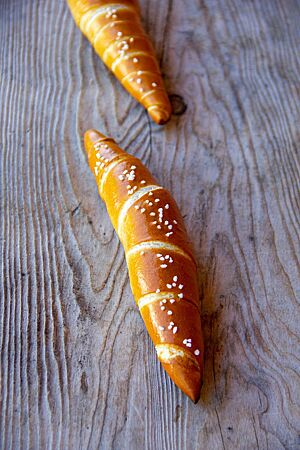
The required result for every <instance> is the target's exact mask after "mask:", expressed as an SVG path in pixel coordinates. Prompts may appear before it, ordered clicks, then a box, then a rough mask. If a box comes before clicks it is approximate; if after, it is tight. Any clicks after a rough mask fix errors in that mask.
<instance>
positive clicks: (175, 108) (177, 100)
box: [170, 94, 187, 116]
mask: <svg viewBox="0 0 300 450" xmlns="http://www.w3.org/2000/svg"><path fill="white" fill-rule="evenodd" d="M170 102H171V105H172V112H173V114H174V116H182V114H184V113H185V111H186V110H187V104H186V103H185V101H184V100H183V98H182V97H181V95H177V94H171V95H170Z"/></svg>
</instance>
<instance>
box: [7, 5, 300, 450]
mask: <svg viewBox="0 0 300 450" xmlns="http://www.w3.org/2000/svg"><path fill="white" fill-rule="evenodd" d="M141 3H142V13H143V18H144V22H145V26H146V28H147V30H148V32H149V33H150V34H151V36H152V39H153V41H154V45H155V48H156V51H157V55H158V57H159V60H160V64H161V67H162V71H163V73H164V76H165V79H166V85H167V88H168V91H169V93H170V94H172V101H173V104H174V107H175V112H176V115H174V116H173V118H172V120H171V122H170V123H169V124H168V125H166V126H165V127H159V126H157V125H155V124H153V123H152V122H150V120H149V118H148V116H147V114H146V112H145V111H144V110H143V108H142V107H141V106H140V105H138V104H137V103H136V102H135V101H134V100H133V99H132V98H130V96H129V95H128V94H127V93H126V92H125V91H124V90H123V88H122V87H121V85H120V84H119V83H118V82H117V80H116V79H115V78H114V77H113V76H112V74H111V73H109V72H108V70H107V69H106V68H105V67H104V65H103V64H102V62H101V61H100V60H99V59H98V57H97V56H96V54H95V53H94V52H93V50H92V48H91V46H90V44H89V43H88V42H87V41H86V40H85V39H84V38H83V36H82V35H81V34H80V32H79V31H78V29H76V27H75V25H74V23H73V20H72V17H71V15H70V13H69V11H68V9H67V7H66V4H65V2H64V1H63V0H41V1H40V0H35V1H34V0H31V1H25V0H2V1H1V5H0V21H1V22H0V24H1V26H0V35H1V41H0V42H1V49H0V54H1V56H0V58H1V59H0V61H1V63H0V67H1V80H0V82H1V87H0V98H1V111H0V117H1V140H0V146H1V147H0V151H1V216H0V218H1V266H0V267H1V280H0V286H1V302H0V345H1V398H0V402H1V405H0V406H1V408H0V409H1V415H0V448H1V449H5V450H8V449H12V450H18V449H21V450H26V449H55V450H56V449H71V450H73V449H74V450H79V449H80V450H81V449H105V450H106V449H118V450H127V449H128V450H140V449H151V450H152V449H153V450H161V449H164V450H165V449H171V450H177V449H178V450H193V449H200V450H206V449H208V450H214V449H228V450H231V449H247V450H248V449H270V450H277V449H299V448H300V378H299V366H300V364H299V361H300V348H299V335H300V333H299V331H300V330H299V328H300V326H299V298H300V295H299V294H300V292H299V289H300V282H299V260H298V257H299V250H300V249H299V235H300V227H299V221H300V214H299V210H300V208H299V205H300V195H299V192H300V189H299V186H300V170H299V168H300V161H299V146H300V145H299V141H300V131H299V130H300V125H299V119H300V114H299V110H300V88H299V70H300V56H299V48H300V33H299V23H300V2H299V1H298V0H264V1H261V0H174V1H171V0H168V1H167V0H164V1H162V0H144V1H141ZM185 108H186V111H185ZM88 127H96V128H98V129H100V130H101V131H103V132H104V133H107V134H110V135H111V136H113V137H114V138H115V139H116V141H117V142H119V143H120V144H121V145H122V146H123V147H124V148H125V149H128V151H129V152H131V153H133V154H135V155H137V156H139V157H140V158H141V159H142V160H143V161H144V162H145V163H146V164H147V165H148V166H149V168H150V169H151V170H152V171H153V173H154V174H155V176H156V177H157V178H158V179H159V180H160V181H161V182H163V183H164V185H165V186H166V187H167V188H168V189H170V190H171V192H172V193H173V195H174V196H175V198H176V199H177V201H178V203H179V205H180V207H181V209H182V211H183V214H184V216H185V220H186V225H187V228H188V230H189V233H190V235H191V238H192V241H193V242H194V244H195V249H196V254H197V260H198V263H199V281H200V286H201V290H202V292H203V303H202V313H203V325H204V333H205V341H206V366H205V378H204V388H203V392H202V399H201V401H200V402H199V403H198V404H197V405H193V404H192V403H191V402H190V401H189V400H188V399H187V398H186V397H185V396H184V395H183V394H182V393H181V392H179V390H178V389H177V388H176V387H175V386H174V385H173V384H172V382H171V381H170V380H169V378H168V377H167V376H166V375H165V373H164V372H163V370H162V368H161V367H160V364H159V363H158V361H157V359H156V356H155V351H154V348H153V345H152V343H151V342H150V339H149V338H148V335H147V333H146V331H145V328H144V325H143V322H142V320H141V318H140V315H139V312H138V310H137V308H136V306H135V304H134V301H133V297H132V294H131V291H130V287H129V282H128V275H127V269H126V264H125V259H124V253H123V250H122V248H121V245H120V243H119V241H118V239H117V237H116V234H115V233H114V232H113V229H112V226H111V224H110V222H109V219H108V216H107V214H106V211H105V207H104V204H103V203H102V202H101V200H100V199H99V197H98V195H97V189H96V185H95V182H94V178H93V176H92V174H91V172H90V171H89V169H88V165H87V162H86V157H85V153H84V151H83V148H82V135H83V132H84V130H85V129H86V128H88Z"/></svg>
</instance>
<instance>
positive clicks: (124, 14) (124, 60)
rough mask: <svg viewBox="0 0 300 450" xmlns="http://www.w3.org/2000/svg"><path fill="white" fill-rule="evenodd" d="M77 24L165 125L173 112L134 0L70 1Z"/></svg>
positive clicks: (114, 71) (151, 113)
mask: <svg viewBox="0 0 300 450" xmlns="http://www.w3.org/2000/svg"><path fill="white" fill-rule="evenodd" d="M67 2H68V5H69V7H70V10H71V12H72V15H73V17H74V19H75V22H76V24H77V26H78V27H79V28H80V30H81V31H82V33H83V34H84V35H85V36H86V37H87V38H88V40H89V41H90V42H91V44H92V45H93V46H94V49H95V51H96V52H97V54H98V55H99V56H100V58H101V59H102V60H103V61H104V63H105V64H106V65H107V66H108V67H109V68H110V69H111V70H112V72H113V73H114V74H115V76H116V77H117V78H118V79H119V80H120V82H121V83H122V84H123V86H124V87H125V89H127V91H128V92H130V94H131V95H132V96H133V97H134V98H135V99H136V100H137V101H139V102H140V103H141V104H142V105H143V106H144V107H145V108H146V109H147V111H148V113H149V115H150V116H151V117H152V119H153V120H154V121H155V122H156V123H158V124H163V123H165V122H167V121H168V120H169V118H170V115H171V105H170V101H169V98H168V95H167V93H166V90H165V87H164V83H163V79H162V76H161V73H160V69H159V66H158V63H157V60H156V57H155V53H154V49H153V46H152V44H151V42H150V40H149V38H148V36H147V35H146V33H145V32H144V29H143V26H142V24H141V20H140V11H139V7H138V2H137V1H135V0H118V1H111V0H110V1H109V0H106V1H105V0H67Z"/></svg>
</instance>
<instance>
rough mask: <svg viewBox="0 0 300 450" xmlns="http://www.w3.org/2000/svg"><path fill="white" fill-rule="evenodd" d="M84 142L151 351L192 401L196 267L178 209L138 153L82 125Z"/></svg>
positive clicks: (199, 351)
mask: <svg viewBox="0 0 300 450" xmlns="http://www.w3.org/2000/svg"><path fill="white" fill-rule="evenodd" d="M85 148H86V151H87V154H88V160H89V165H90V168H91V170H92V171H93V173H94V175H95V177H96V181H97V185H98V189H99V193H100V196H101V197H102V199H103V200H104V202H105V204H106V207H107V211H108V213H109V216H110V218H111V221H112V224H113V226H114V228H115V229H116V231H117V233H118V236H119V238H120V240H121V242H122V244H123V247H124V250H125V255H126V261H127V265H128V271H129V277H130V285H131V288H132V292H133V295H134V298H135V301H136V303H137V305H138V307H139V309H140V312H141V315H142V317H143V320H144V322H145V325H146V327H147V330H148V332H149V335H150V337H151V339H152V341H153V343H154V345H155V348H156V351H157V355H158V358H159V360H160V361H161V363H162V365H163V367H164V368H165V370H166V371H167V372H168V374H169V375H170V377H171V378H172V380H173V381H174V382H175V383H176V384H177V386H179V388H180V389H182V390H183V392H185V393H186V394H187V395H188V396H189V397H190V398H191V399H192V400H193V401H194V402H196V401H198V399H199V396H200V389H201V384H202V370H203V340H202V333H201V320H200V306H199V294H198V286H197V269H196V263H195V259H194V255H193V249H192V245H191V243H190V241H189V239H188V236H187V232H186V228H185V226H184V222H183V219H182V216H181V214H180V212H179V209H178V207H177V205H176V203H175V201H174V199H173V198H172V196H171V194H170V193H169V192H168V191H167V190H166V189H164V188H163V187H162V186H160V185H159V183H158V182H157V181H156V180H155V178H154V177H153V176H152V175H151V174H150V172H149V171H148V169H147V168H146V167H145V166H144V165H143V164H142V163H141V161H140V160H139V159H137V158H135V157H133V156H131V155H128V154H127V153H125V152H124V151H123V150H121V149H120V148H119V147H118V146H117V145H116V143H115V142H114V141H113V140H111V139H108V138H106V137H105V136H103V135H102V134H100V133H99V132H97V131H95V130H89V131H88V132H86V134H85Z"/></svg>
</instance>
